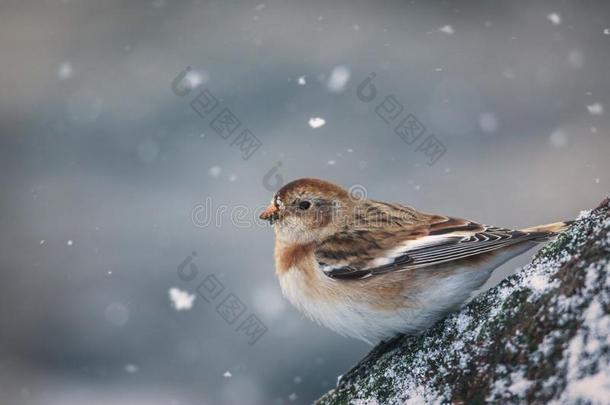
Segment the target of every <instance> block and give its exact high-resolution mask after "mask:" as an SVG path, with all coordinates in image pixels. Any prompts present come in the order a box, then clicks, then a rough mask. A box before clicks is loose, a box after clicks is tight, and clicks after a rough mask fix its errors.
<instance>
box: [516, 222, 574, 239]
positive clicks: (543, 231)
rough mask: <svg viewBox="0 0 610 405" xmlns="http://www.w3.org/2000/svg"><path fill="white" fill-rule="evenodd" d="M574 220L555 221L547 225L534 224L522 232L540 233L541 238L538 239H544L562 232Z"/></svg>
mask: <svg viewBox="0 0 610 405" xmlns="http://www.w3.org/2000/svg"><path fill="white" fill-rule="evenodd" d="M573 223H574V221H563V222H553V223H552V224H546V225H537V226H532V227H530V228H524V229H521V232H527V233H531V234H540V237H539V238H536V240H540V241H544V240H547V239H549V238H552V237H553V236H555V235H557V234H558V233H560V232H563V231H565V230H566V229H568V228H569V227H570V225H572V224H573Z"/></svg>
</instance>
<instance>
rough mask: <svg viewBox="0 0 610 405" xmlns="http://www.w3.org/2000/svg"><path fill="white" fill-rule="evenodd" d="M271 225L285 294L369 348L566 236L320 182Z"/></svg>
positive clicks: (280, 206)
mask: <svg viewBox="0 0 610 405" xmlns="http://www.w3.org/2000/svg"><path fill="white" fill-rule="evenodd" d="M261 218H263V219H268V220H269V221H270V222H271V223H272V224H274V229H275V234H276V246H275V261H276V273H277V275H278V277H279V279H280V284H281V286H282V291H283V293H284V295H285V296H286V297H287V298H288V299H289V300H290V301H291V302H292V303H293V304H294V305H295V306H297V308H299V309H300V310H301V311H303V312H304V313H305V314H306V315H308V316H310V317H311V318H312V319H314V320H316V321H317V322H319V323H321V324H324V325H326V326H328V327H330V328H331V329H333V330H335V331H337V332H339V333H342V334H344V335H349V336H354V337H357V338H360V339H362V340H365V341H368V342H374V341H376V340H379V339H384V338H388V337H391V336H393V335H395V334H397V333H417V332H419V331H421V330H423V329H425V328H427V327H429V326H431V325H432V324H433V323H434V322H435V321H436V320H438V319H439V318H440V317H442V316H443V315H444V314H446V313H447V312H449V311H451V310H453V309H455V308H456V307H458V306H459V305H461V304H462V303H463V302H464V301H465V300H466V299H467V298H468V296H469V295H470V293H471V292H472V291H473V290H474V289H476V288H478V287H480V286H481V285H482V284H483V283H484V282H485V281H486V280H487V278H488V277H489V275H490V274H491V271H492V270H493V269H494V268H496V267H497V266H499V265H500V264H502V263H504V262H505V261H507V260H508V259H510V258H511V257H513V256H515V255H518V254H520V253H522V252H524V251H525V250H528V249H530V248H531V247H533V246H534V245H535V244H537V243H538V242H540V241H544V240H546V239H548V238H549V237H551V236H553V235H555V234H556V233H557V232H559V231H561V230H563V229H564V228H565V227H566V226H567V225H568V224H567V223H564V222H559V223H554V224H549V225H544V226H538V227H533V228H528V229H523V230H509V229H504V228H498V227H490V226H486V225H482V224H478V223H475V222H472V221H469V220H465V219H460V218H454V217H449V216H444V215H436V214H427V213H423V212H420V211H417V210H415V209H414V208H411V207H407V206H403V205H400V204H390V203H385V202H381V201H374V200H368V199H359V198H355V197H354V196H352V195H350V193H349V192H348V191H346V190H344V189H343V188H341V187H339V186H336V185H334V184H332V183H329V182H326V181H323V180H318V179H299V180H295V181H293V182H291V183H289V184H287V185H285V186H284V187H282V189H280V190H279V191H278V192H277V193H276V194H275V196H274V197H273V199H272V202H271V204H270V205H269V207H268V208H267V209H266V210H265V212H263V213H262V214H261Z"/></svg>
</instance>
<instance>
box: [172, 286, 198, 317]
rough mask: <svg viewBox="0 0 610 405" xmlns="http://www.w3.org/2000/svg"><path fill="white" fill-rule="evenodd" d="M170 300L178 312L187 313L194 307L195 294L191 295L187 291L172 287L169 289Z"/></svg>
mask: <svg viewBox="0 0 610 405" xmlns="http://www.w3.org/2000/svg"><path fill="white" fill-rule="evenodd" d="M169 299H170V300H171V302H172V306H173V307H174V308H175V309H176V311H182V310H185V311H187V310H189V309H191V308H192V307H193V301H195V294H189V293H188V292H187V291H182V290H180V289H178V288H175V287H172V288H170V289H169Z"/></svg>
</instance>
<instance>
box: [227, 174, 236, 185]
mask: <svg viewBox="0 0 610 405" xmlns="http://www.w3.org/2000/svg"><path fill="white" fill-rule="evenodd" d="M235 180H237V175H235V174H232V175H230V176H229V181H230V182H231V183H233V182H234V181H235Z"/></svg>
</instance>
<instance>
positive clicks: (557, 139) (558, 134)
mask: <svg viewBox="0 0 610 405" xmlns="http://www.w3.org/2000/svg"><path fill="white" fill-rule="evenodd" d="M549 141H550V142H551V145H553V146H554V147H555V148H557V149H560V148H563V147H564V146H566V144H567V143H568V136H567V135H566V133H565V132H563V131H561V130H556V131H553V133H552V134H551V136H550V138H549Z"/></svg>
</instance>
